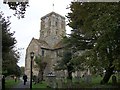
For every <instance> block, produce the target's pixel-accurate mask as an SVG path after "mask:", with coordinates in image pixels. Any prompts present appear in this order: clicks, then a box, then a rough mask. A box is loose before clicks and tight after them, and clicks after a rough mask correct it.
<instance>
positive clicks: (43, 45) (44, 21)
mask: <svg viewBox="0 0 120 90" xmlns="http://www.w3.org/2000/svg"><path fill="white" fill-rule="evenodd" d="M65 26H66V24H65V17H64V16H61V15H59V14H57V13H55V12H51V13H49V14H47V15H45V16H43V17H41V29H40V37H39V39H35V38H32V40H31V42H30V43H29V45H28V47H27V49H26V57H25V74H26V75H27V76H28V78H29V77H30V60H31V59H30V52H32V51H33V52H34V53H35V56H37V55H41V56H42V57H43V58H42V60H45V61H46V62H47V66H46V68H45V70H44V76H45V75H47V74H48V73H50V72H53V73H54V74H55V75H56V76H57V75H63V73H61V74H60V72H58V71H54V66H55V65H56V63H57V62H58V61H59V59H60V57H59V55H58V54H59V53H60V52H62V48H63V45H62V43H61V39H62V37H63V36H65V35H66V29H65ZM32 64H33V68H32V71H33V75H36V76H37V75H38V68H36V67H35V66H36V63H35V61H33V63H32Z"/></svg>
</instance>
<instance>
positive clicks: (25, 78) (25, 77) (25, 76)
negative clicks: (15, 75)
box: [23, 74, 27, 85]
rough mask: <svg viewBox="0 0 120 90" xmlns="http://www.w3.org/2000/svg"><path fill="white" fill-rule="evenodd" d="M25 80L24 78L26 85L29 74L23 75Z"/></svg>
mask: <svg viewBox="0 0 120 90" xmlns="http://www.w3.org/2000/svg"><path fill="white" fill-rule="evenodd" d="M23 80H24V85H26V82H27V75H25V74H24V75H23Z"/></svg>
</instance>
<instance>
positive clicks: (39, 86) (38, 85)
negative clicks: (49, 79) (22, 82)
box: [32, 82, 47, 88]
mask: <svg viewBox="0 0 120 90" xmlns="http://www.w3.org/2000/svg"><path fill="white" fill-rule="evenodd" d="M32 88H47V84H46V83H45V82H42V83H36V84H34V83H33V85H32Z"/></svg>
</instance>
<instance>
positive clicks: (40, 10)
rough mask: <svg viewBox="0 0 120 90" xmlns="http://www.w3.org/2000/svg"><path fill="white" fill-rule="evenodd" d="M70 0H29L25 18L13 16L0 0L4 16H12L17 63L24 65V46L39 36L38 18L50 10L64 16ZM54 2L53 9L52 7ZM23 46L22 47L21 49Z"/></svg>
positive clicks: (12, 12) (0, 7) (67, 28)
mask: <svg viewBox="0 0 120 90" xmlns="http://www.w3.org/2000/svg"><path fill="white" fill-rule="evenodd" d="M71 1H72V0H29V5H30V7H28V8H27V11H26V14H25V18H24V19H20V20H18V19H17V17H15V16H13V14H14V11H12V10H10V9H9V7H8V5H3V3H2V2H3V0H0V11H3V12H4V14H5V16H12V17H11V19H10V21H11V32H13V31H15V35H14V37H15V38H16V40H17V44H16V47H17V49H18V51H19V52H20V55H21V56H20V60H19V63H18V65H19V66H25V54H26V48H27V46H28V44H29V43H30V41H31V39H32V38H33V37H34V38H36V39H38V38H39V35H40V34H39V31H40V18H41V17H42V16H44V15H46V14H48V13H50V12H52V11H54V12H56V13H58V14H60V15H62V16H65V15H67V13H68V12H69V10H68V9H66V8H67V6H69V4H70V2H71ZM53 3H54V9H53ZM66 21H67V19H66ZM66 30H67V33H70V31H69V30H70V28H69V27H66ZM21 48H24V49H21Z"/></svg>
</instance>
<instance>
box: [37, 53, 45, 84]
mask: <svg viewBox="0 0 120 90" xmlns="http://www.w3.org/2000/svg"><path fill="white" fill-rule="evenodd" d="M35 62H36V64H37V68H39V73H38V82H40V81H43V74H44V69H45V67H46V65H47V62H45V61H43V57H42V56H40V55H38V56H36V57H35Z"/></svg>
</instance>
